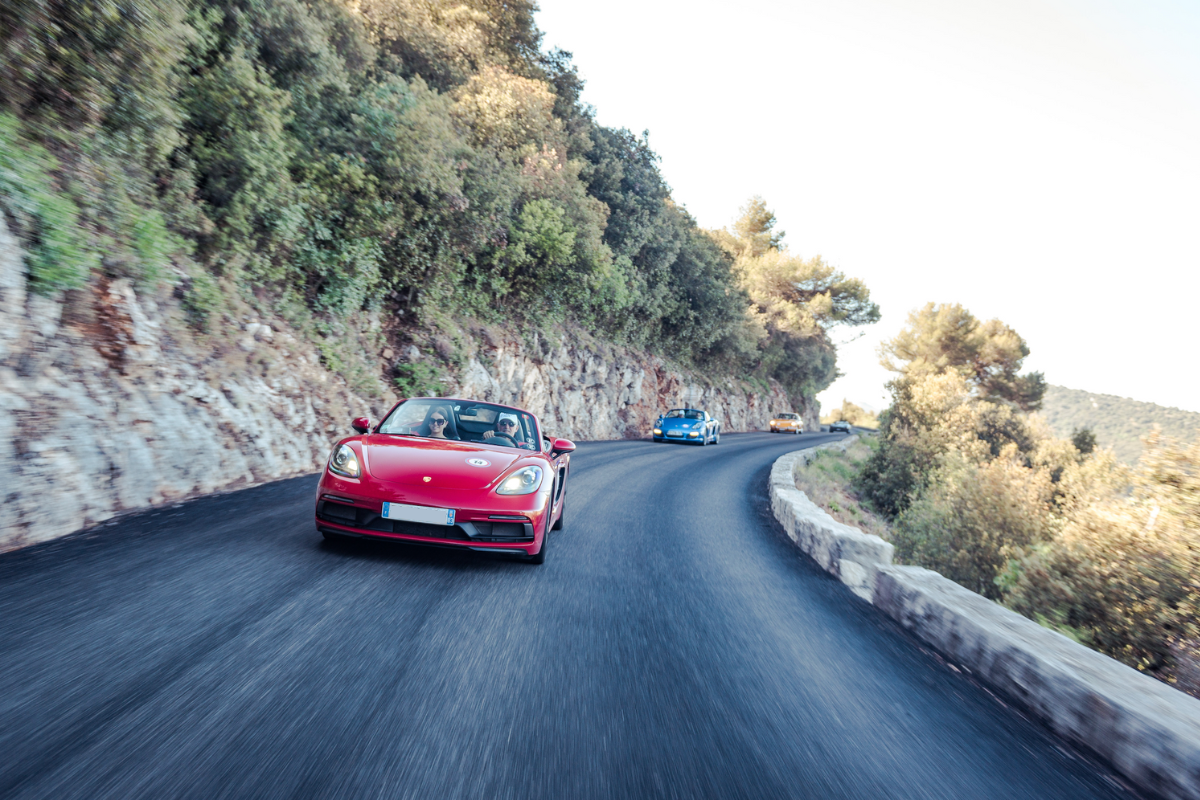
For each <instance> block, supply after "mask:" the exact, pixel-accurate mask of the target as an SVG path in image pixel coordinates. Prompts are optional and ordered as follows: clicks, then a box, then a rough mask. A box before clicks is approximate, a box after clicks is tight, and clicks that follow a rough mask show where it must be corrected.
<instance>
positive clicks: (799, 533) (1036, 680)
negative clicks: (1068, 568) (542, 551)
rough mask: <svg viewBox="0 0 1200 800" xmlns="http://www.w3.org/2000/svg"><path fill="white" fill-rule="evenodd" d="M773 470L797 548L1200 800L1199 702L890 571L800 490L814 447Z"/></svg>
mask: <svg viewBox="0 0 1200 800" xmlns="http://www.w3.org/2000/svg"><path fill="white" fill-rule="evenodd" d="M856 438H857V437H853V436H852V437H850V438H847V439H842V440H840V441H838V442H834V443H831V444H825V445H819V446H817V447H810V448H806V449H804V450H799V451H796V452H794V453H788V454H787V455H785V456H782V457H781V458H779V459H777V460H776V461H775V464H774V466H773V467H772V468H771V478H770V481H771V485H770V495H771V508H772V510H773V511H774V513H775V518H776V519H778V520H779V523H780V524H781V525H782V526H783V528H784V530H785V531H787V534H788V536H789V537H790V538H791V539H792V541H793V542H795V543H796V544H797V545H798V546H799V547H800V549H801V550H803V551H804V552H805V553H808V554H809V555H810V556H812V558H813V559H814V560H815V561H816V562H817V563H818V564H819V565H820V566H821V567H822V568H823V569H824V570H825V571H826V572H829V573H830V574H832V575H834V576H835V577H837V578H838V579H839V580H840V581H841V582H842V583H844V584H846V585H847V586H848V587H849V588H850V590H851V591H852V592H853V593H854V594H855V595H857V596H858V597H860V598H862V599H863V600H865V601H866V602H868V603H871V604H872V605H874V606H875V607H876V608H878V609H879V610H880V611H882V612H883V613H885V614H887V615H888V616H889V617H891V618H892V619H894V620H896V621H897V622H899V623H900V624H901V625H902V626H903V627H905V628H907V629H908V630H909V631H911V632H912V633H913V634H914V635H916V636H917V637H918V638H919V639H921V640H922V641H924V642H926V643H927V644H929V645H931V646H932V647H934V648H935V649H937V650H939V651H940V652H941V653H942V654H944V655H945V656H946V657H947V658H949V659H951V660H952V661H954V662H955V663H957V664H961V665H963V666H965V667H967V668H968V669H969V670H970V671H971V672H972V673H973V674H975V675H976V676H978V677H980V678H982V679H983V680H984V681H986V682H987V683H989V684H990V685H991V686H993V687H995V688H997V689H1000V690H1001V691H1002V692H1003V693H1004V694H1006V695H1008V696H1009V697H1010V698H1011V699H1013V700H1015V701H1016V702H1018V703H1019V704H1021V705H1022V706H1024V707H1025V708H1026V709H1027V710H1028V711H1029V712H1030V713H1032V714H1033V715H1035V716H1037V717H1038V718H1040V719H1041V720H1042V721H1044V722H1045V723H1046V724H1047V725H1049V726H1050V727H1051V728H1052V729H1053V730H1054V731H1055V732H1057V733H1058V734H1060V735H1061V736H1063V737H1065V738H1067V739H1070V740H1072V741H1075V742H1077V743H1079V744H1082V745H1084V746H1085V747H1088V748H1090V749H1091V750H1093V751H1094V752H1096V753H1097V754H1099V755H1100V756H1102V757H1103V758H1105V759H1107V760H1108V761H1109V762H1111V763H1112V764H1113V766H1114V767H1116V769H1117V770H1118V771H1119V772H1121V774H1123V775H1124V776H1125V777H1126V778H1127V779H1128V780H1129V781H1131V782H1132V783H1133V784H1135V785H1137V786H1138V787H1140V788H1142V789H1145V790H1149V791H1151V792H1155V793H1157V794H1160V795H1162V796H1164V797H1168V798H1172V800H1176V799H1178V800H1200V700H1197V699H1196V698H1193V697H1191V696H1189V695H1186V694H1184V693H1183V692H1180V691H1178V690H1176V689H1172V688H1171V687H1170V686H1167V685H1165V684H1163V683H1161V682H1159V681H1156V680H1155V679H1153V678H1151V677H1149V676H1147V675H1143V674H1142V673H1140V672H1138V671H1137V670H1135V669H1132V668H1130V667H1127V666H1125V665H1124V664H1122V663H1120V662H1119V661H1115V660H1113V659H1111V658H1109V657H1108V656H1105V655H1103V654H1101V653H1098V652H1096V651H1094V650H1090V649H1088V648H1087V647H1084V646H1083V645H1081V644H1079V643H1077V642H1074V641H1072V640H1070V639H1068V638H1067V637H1065V636H1063V635H1062V634H1059V633H1056V632H1054V631H1051V630H1049V629H1047V628H1043V627H1042V626H1041V625H1038V624H1037V623H1036V622H1033V621H1032V620H1029V619H1026V618H1025V617H1023V616H1021V615H1020V614H1017V613H1015V612H1013V611H1010V610H1008V609H1007V608H1005V607H1004V606H1001V605H999V604H998V603H994V602H992V601H991V600H988V599H987V598H986V597H983V596H982V595H979V594H976V593H975V592H972V591H970V590H968V589H965V588H964V587H962V586H959V585H958V584H957V583H954V582H953V581H951V580H949V579H948V578H945V577H944V576H942V575H940V574H939V573H937V572H933V571H932V570H927V569H922V568H920V567H904V566H897V565H894V564H892V552H893V549H892V545H891V544H889V543H887V542H885V541H884V540H883V539H881V538H879V537H878V536H874V535H869V534H866V533H863V532H862V531H860V530H859V529H858V528H854V527H852V526H850V525H844V524H842V523H840V522H837V521H836V520H834V519H833V518H832V517H830V516H829V515H828V514H827V513H825V511H824V510H822V509H821V508H820V507H818V506H817V505H816V504H815V503H813V502H812V501H811V500H809V499H808V497H807V496H806V495H805V494H804V492H802V491H800V490H799V489H797V488H796V478H795V474H796V473H795V471H796V468H797V466H798V465H799V464H801V463H804V464H806V463H808V461H809V460H810V459H811V458H812V455H813V453H814V452H816V451H817V450H821V449H826V448H835V449H840V450H845V448H846V447H848V446H849V445H850V444H851V443H853V442H854V441H855V439H856Z"/></svg>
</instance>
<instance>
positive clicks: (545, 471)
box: [317, 397, 575, 564]
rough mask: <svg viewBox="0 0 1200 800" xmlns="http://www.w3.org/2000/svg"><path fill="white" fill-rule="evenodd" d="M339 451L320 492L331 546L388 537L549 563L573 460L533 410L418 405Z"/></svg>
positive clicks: (449, 402)
mask: <svg viewBox="0 0 1200 800" xmlns="http://www.w3.org/2000/svg"><path fill="white" fill-rule="evenodd" d="M351 424H352V426H353V428H354V429H355V430H356V431H358V433H359V435H358V436H351V437H349V438H347V439H343V440H341V441H340V442H338V443H337V444H336V445H334V448H333V452H332V453H331V454H330V456H329V462H328V463H327V464H326V465H325V472H324V473H323V474H322V475H321V482H320V484H319V485H318V487H317V530H319V531H320V532H321V533H322V534H323V535H324V536H325V538H327V539H334V538H339V537H346V536H356V537H378V538H384V539H395V540H400V541H405V542H412V543H417V544H427V545H435V546H440V547H462V548H469V549H471V550H480V551H487V552H493V553H511V554H516V555H521V556H524V557H526V558H528V559H529V560H530V561H532V562H533V563H535V564H541V563H542V562H543V561H545V560H546V544H547V536H548V534H549V533H550V530H551V528H552V527H553V528H554V529H555V530H560V529H561V528H562V526H563V506H564V504H565V502H566V496H567V489H566V487H567V476H568V475H569V474H570V471H571V456H570V453H571V452H572V451H573V450H574V449H575V445H574V444H573V443H572V442H570V441H568V440H566V439H553V440H552V439H550V438H549V437H548V436H545V435H544V434H543V433H542V429H541V425H540V423H539V422H538V419H537V417H535V416H534V415H532V414H530V413H529V412H528V411H523V410H522V409H519V408H512V407H511V406H501V405H496V404H494V403H481V402H478V401H476V400H454V399H451V398H444V397H415V398H412V399H409V400H402V401H400V402H399V403H397V404H396V405H395V406H394V407H393V408H392V410H391V411H390V412H388V415H387V416H386V417H384V419H383V422H380V423H379V424H378V425H376V426H375V427H373V428H372V427H370V425H371V423H370V420H368V419H367V418H366V417H359V418H358V419H356V420H354V422H353V423H351Z"/></svg>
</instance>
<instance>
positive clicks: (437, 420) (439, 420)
mask: <svg viewBox="0 0 1200 800" xmlns="http://www.w3.org/2000/svg"><path fill="white" fill-rule="evenodd" d="M429 424H430V425H445V424H446V420H444V419H442V418H441V417H430V418H429Z"/></svg>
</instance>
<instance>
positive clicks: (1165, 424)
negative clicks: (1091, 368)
mask: <svg viewBox="0 0 1200 800" xmlns="http://www.w3.org/2000/svg"><path fill="white" fill-rule="evenodd" d="M1041 416H1042V418H1043V419H1044V420H1046V424H1047V425H1049V426H1050V430H1052V431H1054V433H1055V434H1057V435H1058V436H1062V437H1064V438H1065V437H1069V436H1071V435H1072V434H1073V433H1074V432H1075V431H1078V430H1082V429H1084V428H1087V429H1089V430H1091V431H1092V433H1093V434H1094V435H1095V437H1096V444H1098V445H1099V446H1100V447H1111V448H1112V449H1113V451H1114V452H1115V453H1116V454H1117V458H1119V459H1120V460H1121V461H1122V462H1124V463H1126V464H1136V463H1137V460H1138V458H1140V457H1141V455H1142V449H1143V448H1142V439H1143V438H1144V437H1146V436H1149V435H1150V434H1151V433H1153V432H1154V429H1155V427H1158V428H1159V429H1160V430H1161V431H1162V433H1163V434H1165V435H1167V436H1171V437H1174V438H1177V439H1183V440H1185V441H1193V440H1195V439H1197V438H1200V414H1198V413H1196V412H1194V411H1184V410H1183V409H1179V408H1169V407H1167V406H1159V405H1155V404H1154V403H1144V402H1142V401H1140V400H1130V399H1129V398H1127V397H1117V396H1115V395H1111V394H1094V393H1092V392H1084V391H1081V390H1079V389H1068V388H1066V387H1064V386H1054V385H1050V386H1047V387H1046V396H1045V398H1044V400H1043V401H1042V410H1041Z"/></svg>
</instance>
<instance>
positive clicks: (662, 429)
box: [652, 408, 721, 447]
mask: <svg viewBox="0 0 1200 800" xmlns="http://www.w3.org/2000/svg"><path fill="white" fill-rule="evenodd" d="M652 434H653V438H654V441H656V442H691V443H692V444H698V445H700V446H701V447H703V446H704V445H706V444H720V443H721V423H719V422H717V421H716V420H715V419H713V418H712V417H710V416H709V415H708V412H706V411H701V410H700V409H698V408H672V409H671V410H670V411H668V412H667V413H665V414H663V415H662V416H660V417H659V418H658V419H657V420H656V421H655V423H654V430H653V431H652Z"/></svg>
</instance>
